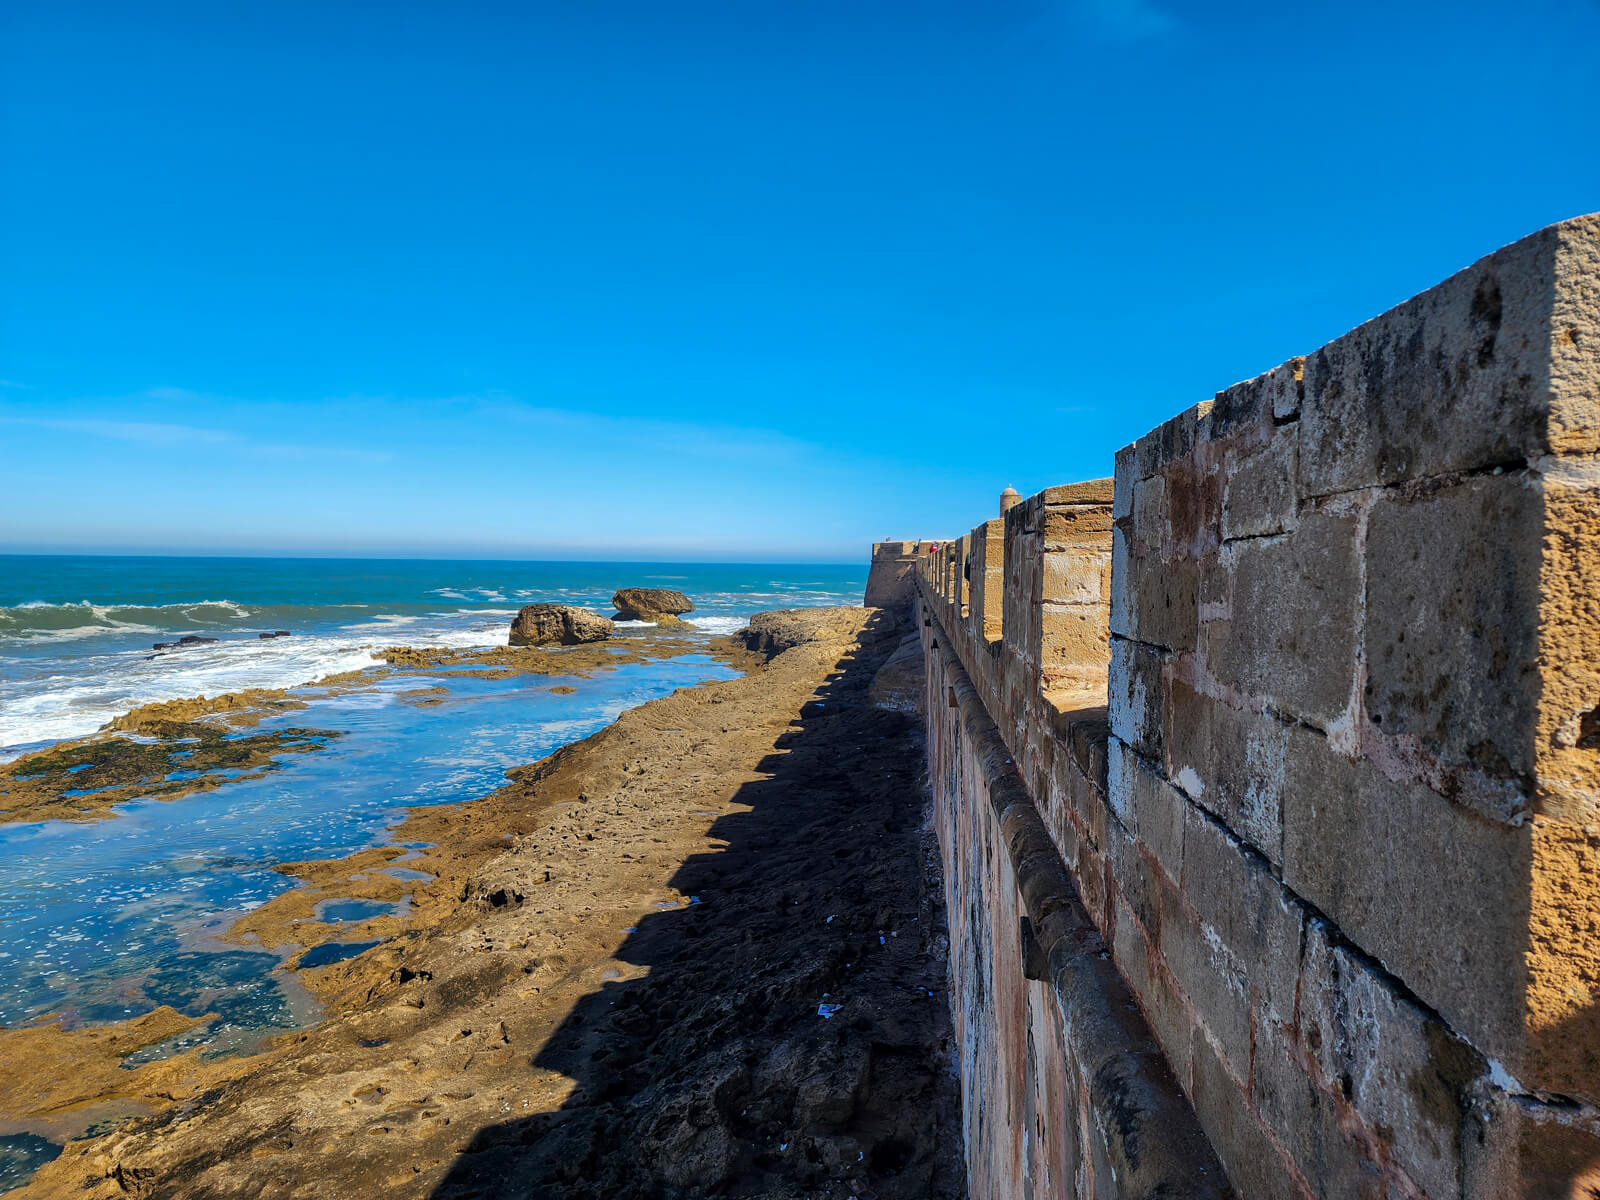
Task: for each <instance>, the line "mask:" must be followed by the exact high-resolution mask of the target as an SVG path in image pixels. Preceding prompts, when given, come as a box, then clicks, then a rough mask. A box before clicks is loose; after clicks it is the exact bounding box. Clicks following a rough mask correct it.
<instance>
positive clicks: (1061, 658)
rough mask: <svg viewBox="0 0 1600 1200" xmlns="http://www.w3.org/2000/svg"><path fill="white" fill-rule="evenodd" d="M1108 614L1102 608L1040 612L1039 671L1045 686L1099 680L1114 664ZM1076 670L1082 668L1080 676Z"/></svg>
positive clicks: (1049, 608)
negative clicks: (1108, 665) (1070, 680)
mask: <svg viewBox="0 0 1600 1200" xmlns="http://www.w3.org/2000/svg"><path fill="white" fill-rule="evenodd" d="M1107 636H1108V635H1107V630H1106V610H1105V609H1103V608H1101V607H1100V606H1099V605H1098V604H1076V605H1064V606H1060V607H1058V606H1056V605H1054V604H1047V605H1045V606H1044V607H1043V608H1042V609H1041V610H1040V612H1039V667H1040V670H1041V671H1042V672H1043V677H1044V686H1045V687H1047V688H1048V687H1053V686H1057V685H1058V683H1059V681H1062V680H1065V679H1068V678H1078V679H1080V680H1081V681H1082V682H1084V683H1085V684H1089V683H1090V682H1091V681H1096V680H1098V679H1099V678H1100V677H1101V675H1102V673H1103V672H1104V671H1105V668H1106V663H1107V662H1108V661H1109V660H1110V657H1111V651H1110V646H1109V644H1108V640H1107ZM1073 668H1079V670H1077V671H1076V672H1075V671H1074V670H1073Z"/></svg>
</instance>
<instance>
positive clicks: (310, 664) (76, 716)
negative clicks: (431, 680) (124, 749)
mask: <svg viewBox="0 0 1600 1200" xmlns="http://www.w3.org/2000/svg"><path fill="white" fill-rule="evenodd" d="M75 665H76V666H77V668H78V669H77V670H75V671H73V672H72V673H71V674H68V675H62V674H54V675H51V676H48V677H45V678H42V679H41V678H34V679H24V680H12V681H7V682H6V683H5V684H4V685H3V687H0V761H8V760H10V759H12V758H15V757H16V756H17V754H18V753H19V752H20V748H22V747H27V746H32V745H36V744H38V743H41V742H53V741H59V740H61V739H63V738H72V737H82V736H83V735H85V734H89V733H93V732H94V731H95V730H97V729H99V728H100V727H101V726H103V725H104V724H105V723H106V722H108V721H110V720H111V719H112V718H114V717H117V716H120V715H121V714H122V713H125V712H127V711H128V710H129V709H130V708H136V707H138V706H139V705H141V704H151V703H154V702H156V701H160V700H181V699H185V698H187V697H190V696H219V695H222V694H223V693H225V692H237V691H241V690H243V689H245V688H281V687H294V686H296V685H299V684H306V683H314V682H316V681H317V680H320V679H325V678H326V677H328V676H329V675H336V674H340V673H342V672H345V671H358V670H361V669H362V668H364V667H370V666H372V665H373V658H372V650H371V648H370V647H366V646H358V645H352V644H351V643H350V641H349V640H348V639H346V638H333V637H302V638H296V639H289V638H285V639H281V640H273V641H267V642H262V641H255V640H250V641H246V640H243V639H241V640H238V641H229V642H219V643H217V644H216V645H210V646H196V647H191V648H187V649H184V650H179V651H173V652H171V653H168V654H160V655H155V656H150V655H149V654H148V653H147V652H141V651H124V652H120V653H113V654H104V655H94V656H91V657H87V658H84V659H81V660H76V663H75Z"/></svg>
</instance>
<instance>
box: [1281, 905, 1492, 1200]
mask: <svg viewBox="0 0 1600 1200" xmlns="http://www.w3.org/2000/svg"><path fill="white" fill-rule="evenodd" d="M1300 1004H1301V1015H1300V1021H1301V1031H1300V1032H1301V1037H1302V1040H1303V1041H1304V1043H1305V1045H1306V1046H1307V1047H1308V1049H1309V1050H1310V1052H1311V1053H1312V1055H1313V1056H1314V1057H1315V1058H1316V1061H1317V1064H1318V1066H1319V1068H1320V1069H1321V1071H1322V1074H1323V1077H1324V1078H1326V1079H1327V1080H1328V1081H1329V1082H1330V1083H1331V1084H1332V1085H1333V1086H1336V1087H1339V1088H1340V1089H1341V1090H1342V1091H1343V1092H1344V1094H1345V1098H1346V1099H1347V1100H1348V1101H1349V1102H1350V1104H1351V1105H1352V1106H1353V1107H1354V1109H1355V1111H1356V1113H1357V1114H1358V1115H1359V1116H1360V1117H1361V1120H1362V1121H1363V1123H1364V1124H1365V1125H1366V1127H1367V1128H1368V1130H1370V1131H1371V1133H1372V1136H1373V1137H1374V1138H1376V1139H1377V1140H1378V1141H1380V1142H1381V1143H1383V1144H1384V1145H1385V1148H1386V1150H1387V1152H1388V1153H1389V1154H1390V1155H1391V1156H1392V1157H1393V1160H1394V1161H1395V1162H1396V1163H1397V1164H1398V1165H1399V1166H1400V1167H1401V1169H1403V1170H1404V1171H1405V1172H1406V1174H1408V1175H1409V1176H1410V1177H1411V1178H1412V1179H1413V1180H1415V1181H1416V1182H1417V1183H1418V1184H1420V1185H1421V1186H1422V1188H1423V1189H1424V1190H1425V1191H1426V1192H1427V1194H1428V1195H1429V1196H1456V1195H1459V1194H1460V1191H1461V1176H1462V1160H1461V1143H1462V1139H1463V1136H1464V1135H1465V1134H1467V1133H1469V1132H1470V1126H1471V1124H1473V1123H1475V1114H1474V1113H1473V1111H1472V1109H1473V1100H1472V1094H1473V1092H1474V1091H1475V1090H1476V1085H1477V1083H1478V1082H1479V1081H1480V1080H1481V1079H1482V1078H1483V1076H1484V1075H1485V1074H1486V1073H1487V1071H1488V1064H1487V1063H1486V1062H1485V1061H1484V1059H1483V1057H1482V1056H1481V1055H1479V1054H1478V1053H1477V1052H1476V1051H1474V1050H1473V1049H1472V1048H1471V1047H1470V1046H1468V1045H1467V1044H1466V1043H1465V1042H1463V1041H1461V1040H1460V1039H1459V1038H1457V1037H1455V1036H1453V1035H1452V1034H1451V1033H1450V1031H1449V1030H1448V1029H1447V1028H1445V1026H1444V1025H1443V1024H1441V1023H1440V1022H1439V1020H1438V1019H1437V1018H1434V1017H1431V1016H1430V1015H1428V1014H1427V1013H1426V1012H1424V1011H1423V1010H1422V1009H1421V1008H1419V1007H1417V1005H1416V1004H1415V1003H1414V1002H1413V1001H1412V1000H1410V999H1409V998H1408V997H1407V996H1406V995H1405V994H1404V993H1403V992H1402V991H1401V990H1400V988H1399V987H1398V985H1397V984H1396V983H1395V981H1394V980H1393V979H1392V978H1390V977H1388V976H1386V975H1385V974H1383V973H1382V972H1381V971H1379V970H1377V969H1376V968H1375V967H1374V966H1373V965H1372V964H1371V963H1370V962H1368V961H1366V960H1365V959H1363V958H1362V957H1361V956H1359V955H1357V954H1353V953H1352V952H1351V951H1350V950H1348V949H1347V948H1345V947H1343V946H1341V945H1338V944H1337V943H1336V942H1335V941H1333V940H1332V939H1331V938H1330V936H1329V929H1328V926H1327V925H1326V923H1325V922H1322V921H1313V922H1311V924H1310V925H1309V926H1308V928H1307V933H1306V953H1305V966H1304V971H1303V974H1302V978H1301V999H1300Z"/></svg>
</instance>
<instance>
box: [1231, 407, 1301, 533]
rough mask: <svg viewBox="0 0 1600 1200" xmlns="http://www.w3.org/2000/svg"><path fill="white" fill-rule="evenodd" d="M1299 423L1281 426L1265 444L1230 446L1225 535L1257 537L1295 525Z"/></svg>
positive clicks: (1280, 531) (1279, 531) (1282, 530)
mask: <svg viewBox="0 0 1600 1200" xmlns="http://www.w3.org/2000/svg"><path fill="white" fill-rule="evenodd" d="M1297 432H1298V426H1294V425H1290V426H1288V427H1286V428H1284V429H1281V430H1278V431H1277V432H1276V433H1275V434H1274V435H1273V437H1272V440H1271V441H1269V442H1268V443H1267V444H1266V445H1264V446H1262V445H1251V446H1247V447H1239V448H1234V449H1230V450H1228V452H1227V453H1226V454H1225V455H1224V456H1223V474H1224V476H1225V477H1226V479H1227V483H1226V485H1225V486H1224V489H1223V493H1222V536H1223V537H1224V538H1239V537H1257V536H1260V535H1262V534H1269V533H1282V532H1284V531H1285V530H1287V529H1291V528H1293V527H1294V518H1295V507H1296V503H1297V488H1296V484H1295V480H1296V471H1297V468H1298V461H1299V455H1298V438H1297V436H1296V435H1297Z"/></svg>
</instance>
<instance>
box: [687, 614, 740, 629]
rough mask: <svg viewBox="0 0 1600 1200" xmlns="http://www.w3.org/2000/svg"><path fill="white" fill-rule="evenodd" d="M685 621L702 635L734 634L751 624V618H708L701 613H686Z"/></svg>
mask: <svg viewBox="0 0 1600 1200" xmlns="http://www.w3.org/2000/svg"><path fill="white" fill-rule="evenodd" d="M683 619H684V620H685V621H688V622H689V624H691V625H693V626H694V627H695V628H696V629H698V630H699V631H700V632H701V633H715V634H721V633H732V632H733V631H734V630H736V629H743V628H744V627H745V626H746V625H748V624H749V623H750V618H749V617H707V616H702V615H701V614H699V613H685V614H684V617H683Z"/></svg>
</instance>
